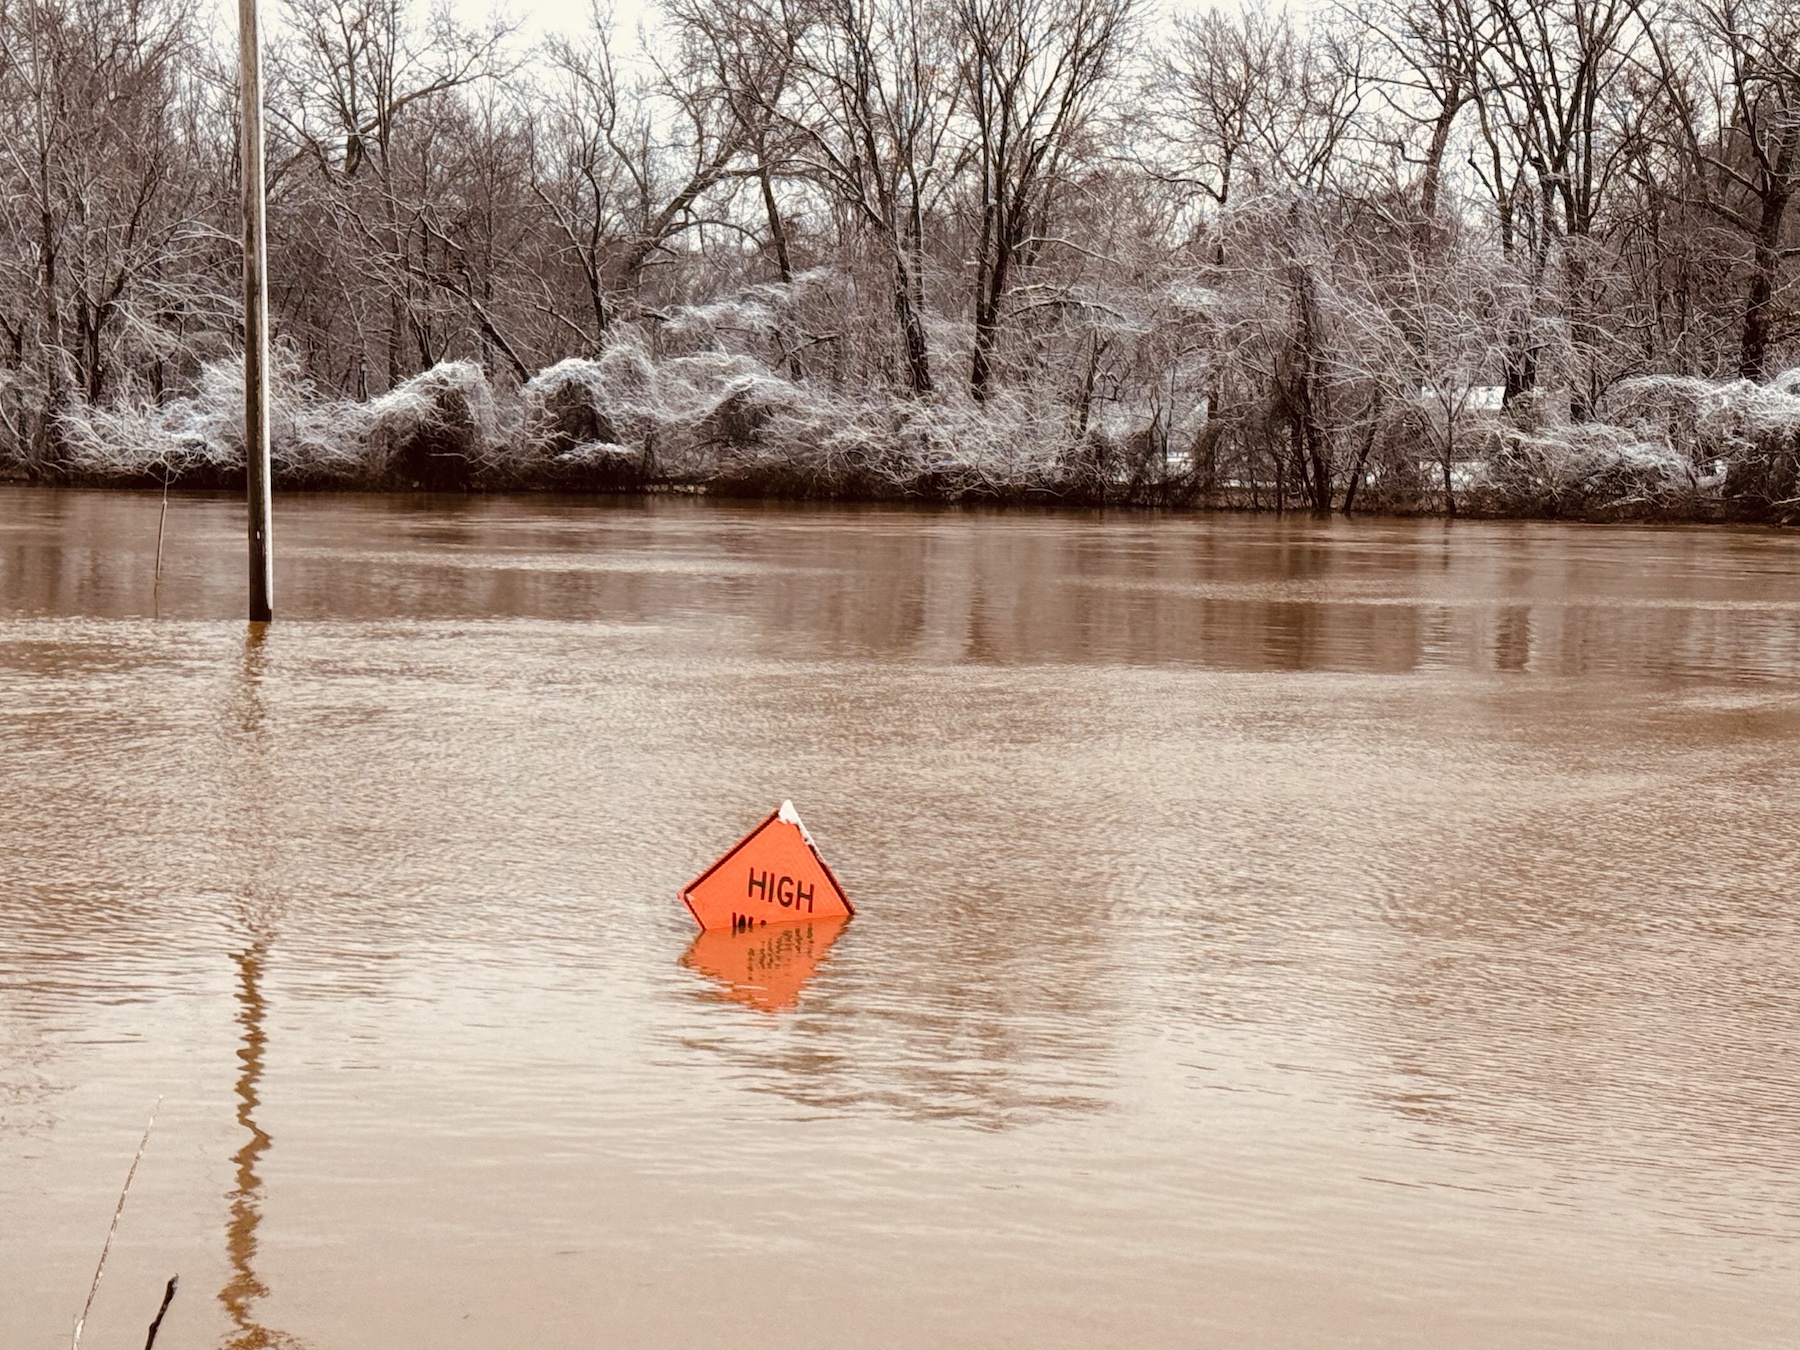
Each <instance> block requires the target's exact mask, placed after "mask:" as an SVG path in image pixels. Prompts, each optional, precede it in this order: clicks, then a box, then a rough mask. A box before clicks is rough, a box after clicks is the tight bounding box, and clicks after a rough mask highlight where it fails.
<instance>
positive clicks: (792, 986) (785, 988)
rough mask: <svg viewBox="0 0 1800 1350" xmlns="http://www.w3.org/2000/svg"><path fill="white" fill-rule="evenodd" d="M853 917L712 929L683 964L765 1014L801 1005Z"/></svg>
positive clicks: (698, 940)
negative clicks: (808, 985) (815, 974)
mask: <svg viewBox="0 0 1800 1350" xmlns="http://www.w3.org/2000/svg"><path fill="white" fill-rule="evenodd" d="M849 922H850V920H849V919H848V918H846V917H845V916H843V915H841V914H839V915H834V916H833V917H832V918H829V919H814V920H812V922H810V923H783V924H776V925H775V926H774V927H773V928H763V927H758V928H709V929H707V930H706V931H705V932H703V933H701V934H699V935H698V936H696V937H695V938H694V945H693V946H691V947H689V948H688V949H687V953H686V955H684V956H683V957H682V958H681V964H682V965H684V966H686V967H687V968H688V969H689V970H692V971H696V972H698V973H699V974H701V975H704V976H706V977H707V978H708V979H709V980H713V981H715V982H717V983H718V984H719V986H720V989H719V995H720V996H721V997H723V998H728V999H730V1000H731V1001H732V1002H733V1003H742V1004H743V1005H744V1006H745V1007H749V1008H756V1009H759V1010H760V1011H762V1012H780V1011H781V1010H782V1009H783V1008H791V1007H792V1006H793V1005H794V1004H796V1003H798V1002H799V1001H800V991H801V990H802V989H803V988H805V987H806V982H807V981H808V980H810V979H812V977H813V972H814V971H815V970H817V969H818V965H819V962H821V961H823V960H824V959H825V953H826V952H828V951H830V950H831V944H832V943H834V942H836V941H837V940H838V934H840V933H842V932H843V931H844V927H845V925H847V924H848V923H849Z"/></svg>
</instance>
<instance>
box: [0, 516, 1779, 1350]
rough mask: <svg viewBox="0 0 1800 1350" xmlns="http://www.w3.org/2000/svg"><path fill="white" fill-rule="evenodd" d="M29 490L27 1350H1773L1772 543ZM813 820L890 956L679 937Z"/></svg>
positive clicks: (12, 1104) (15, 1122)
mask: <svg viewBox="0 0 1800 1350" xmlns="http://www.w3.org/2000/svg"><path fill="white" fill-rule="evenodd" d="M158 513H159V502H158V500H157V499H156V497H154V496H153V495H143V496H131V495H114V494H103V493H55V492H48V491H41V490H28V489H6V490H0V794H3V798H0V799H3V801H4V809H3V810H0V1346H4V1347H7V1350H39V1348H40V1347H41V1348H42V1350H51V1347H56V1346H59V1345H66V1344H67V1343H68V1337H69V1332H70V1328H71V1326H72V1323H73V1320H74V1317H75V1314H76V1312H77V1311H78V1310H79V1309H80V1307H81V1304H82V1301H83V1299H84V1297H85V1295H86V1292H87V1288H88V1283H89V1281H90V1279H91V1277H92V1273H93V1268H94V1262H95V1259H96V1258H97V1256H98V1254H99V1250H100V1245H101V1243H102V1241H103V1239H104V1238H105V1235H106V1229H107V1224H108V1222H109V1220H110V1218H111V1215H112V1212H113V1207H114V1204H115V1201H116V1199H117V1196H118V1192H119V1187H120V1184H121V1183H122V1182H123V1180H124V1176H125V1171H126V1168H127V1167H128V1165H129V1164H130V1161H131V1158H132V1154H133V1152H134V1151H135V1149H136V1148H137V1145H138V1141H139V1138H140V1136H141V1134H142V1131H143V1128H144V1123H145V1119H146V1117H147V1116H148V1114H149V1112H150V1109H151V1107H152V1105H153V1103H155V1102H156V1101H157V1100H158V1099H159V1098H160V1099H161V1102H162V1105H161V1108H160V1113H159V1114H158V1116H157V1120H156V1125H155V1128H154V1131H153V1132H152V1134H151V1137H150V1143H149V1146H148V1148H147V1149H146V1150H145V1153H144V1157H143V1162H142V1164H141V1166H140V1167H139V1169H138V1172H137V1176H136V1180H135V1181H134V1183H133V1186H132V1189H131V1193H130V1196H129V1199H128V1203H127V1205H126V1208H125V1211H124V1215H123V1218H122V1219H121V1221H120V1224H119V1229H118V1233H117V1236H116V1238H115V1240H114V1243H113V1248H112V1254H111V1256H110V1258H109V1262H108V1266H107V1270H106V1277H105V1281H104V1283H103V1284H102V1286H101V1290H100V1294H99V1296H98V1298H97V1299H96V1300H95V1304H94V1309H93V1314H92V1316H91V1318H90V1321H89V1325H88V1328H87V1331H86V1334H85V1337H84V1340H83V1344H84V1345H85V1346H87V1347H90V1348H91V1350H99V1348H100V1347H112V1346H135V1345H138V1344H141V1343H142V1339H143V1336H144V1333H145V1328H146V1326H147V1324H148V1323H149V1320H150V1318H151V1316H152V1315H153V1313H154V1312H155V1308H156V1304H157V1301H158V1299H159V1298H160V1295H161V1292H162V1287H163V1282H164V1281H165V1280H166V1279H167V1278H168V1277H169V1276H170V1275H171V1274H174V1273H176V1272H179V1273H180V1275H181V1285H180V1291H179V1293H178V1295H177V1297H176V1299H175V1302H174V1304H173V1306H172V1308H171V1310H170V1312H169V1316H168V1319H167V1321H166V1322H165V1324H164V1326H163V1330H162V1335H161V1339H159V1342H158V1344H159V1346H162V1347H165V1348H166V1350H173V1348H174V1347H194V1346H215V1345H232V1346H239V1347H245V1348H246V1350H249V1348H251V1347H291V1346H306V1347H315V1348H316V1350H328V1348H329V1350H364V1348H366V1350H395V1348H397V1347H412V1346H417V1347H432V1348H433V1350H440V1348H442V1350H457V1348H460V1347H482V1348H483V1350H487V1348H489V1347H513V1346H530V1347H534V1350H535V1348H538V1347H542V1348H545V1350H560V1348H561V1347H571V1348H572V1347H593V1346H624V1347H685V1346H693V1347H714V1346H727V1345H728V1346H733V1347H741V1348H743V1350H756V1348H758V1347H782V1348H783V1350H803V1348H805V1347H821V1348H823V1347H833V1348H835V1347H842V1346H873V1347H890V1346H891V1347H921V1348H924V1347H933V1348H936V1347H958V1346H967V1347H1012V1346H1017V1347H1032V1348H1033V1350H1038V1348H1039V1347H1062V1346H1067V1347H1108V1348H1110V1347H1133V1346H1157V1347H1162V1346H1167V1347H1192V1346H1206V1347H1214V1346H1216V1347H1230V1348H1231V1350H1240V1348H1242V1347H1316V1346H1335V1345H1349V1344H1367V1345H1374V1346H1394V1347H1449V1346H1457V1347H1508V1350H1511V1348H1512V1347H1522V1346H1567V1347H1589V1346H1619V1347H1633V1348H1636V1347H1684V1348H1685V1347H1697V1346H1708V1347H1713V1346H1758V1347H1765V1346H1766V1347H1778V1346H1779V1347H1791V1346H1793V1345H1795V1344H1796V1343H1800V1293H1797V1291H1800V992H1797V991H1800V899H1797V893H1800V538H1796V537H1794V536H1792V535H1783V534H1776V533H1762V532H1751V531H1741V532H1740V531H1733V530H1725V529H1711V530H1705V529H1668V530H1650V529H1603V528H1579V527H1558V526H1549V525H1488V524H1457V525H1454V526H1447V525H1445V524H1443V523H1441V522H1401V523H1394V522H1376V521H1352V522H1344V521H1332V522H1317V521H1313V520H1288V521H1276V520H1268V519H1239V518H1215V519H1207V518H1199V519H1195V518H1179V519H1172V518H1155V517H1150V516H1119V517H1108V518H1101V517H1096V516H1075V515H1069V516H1043V515H1025V514H956V513H915V512H904V511H896V510H861V511H855V510H820V509H797V508H776V507H755V506H721V505H716V504H707V503H698V502H685V501H653V502H632V503H627V504H616V503H614V504H608V503H605V502H578V501H563V500H554V499H510V500H508V499H474V500H437V499H432V500H425V499H420V500H399V499H382V498H361V499H359V498H354V497H321V498H308V499H288V500H283V501H281V502H280V503H279V504H278V508H277V516H276V529H277V546H278V551H279V577H278V592H277V606H278V613H279V614H280V616H281V617H280V620H279V622H278V623H277V624H276V625H274V626H273V627H272V628H271V629H270V630H269V631H268V632H267V634H266V635H265V636H257V635H252V634H248V633H247V632H246V628H245V625H244V624H242V623H241V622H238V621H236V619H235V618H234V615H236V614H238V613H239V612H240V608H239V607H240V605H241V603H242V589H243V571H244V568H243V559H242V544H241V528H240V519H241V513H240V509H239V508H238V507H237V506H236V505H234V504H233V503H232V502H230V501H227V500H222V499H218V500H210V499H203V498H180V499H176V500H174V501H172V502H171V504H170V506H169V511H168V519H167V525H166V531H165V537H164V540H163V544H162V550H163V559H162V570H161V575H160V579H158V577H157V575H156V562H155V559H156V551H157V532H158ZM783 797H792V798H793V799H794V800H795V801H796V803H797V804H798V805H799V807H800V809H801V810H802V812H803V813H804V814H805V816H806V820H807V823H808V825H809V826H810V827H811V829H812V832H813V834H814V836H815V837H816V839H817V840H818V842H819V845H820V847H821V848H822V849H823V851H824V853H825V856H826V857H827V858H828V860H829V861H830V862H831V863H832V864H833V866H834V868H835V869H836V871H837V873H838V875H839V877H840V878H841V879H842V880H843V883H844V885H845V888H846V889H847V890H848V892H849V893H850V895H851V897H852V898H853V899H854V900H855V901H856V903H857V906H858V909H859V914H858V916H857V917H856V918H855V919H854V920H852V921H851V922H850V923H849V924H848V925H847V926H844V927H842V928H841V930H840V929H839V928H837V927H831V928H820V929H818V930H811V929H808V930H804V931H803V932H790V933H787V934H783V935H782V936H781V937H780V939H779V940H778V941H777V940H770V939H768V938H766V937H765V936H764V935H763V934H762V933H761V932H760V931H759V933H757V934H753V935H752V936H751V937H750V938H748V939H745V940H743V941H742V942H739V943H736V944H735V945H734V943H733V942H732V941H731V940H727V941H725V942H724V943H723V944H718V943H714V944H711V945H708V944H696V943H695V941H694V933H693V931H692V921H691V920H690V919H689V917H688V915H687V914H686V912H685V911H684V910H683V909H682V908H681V906H680V905H679V903H678V902H677V900H676V892H677V890H678V889H679V888H680V886H681V885H682V884H683V883H684V882H685V881H687V880H688V879H690V878H691V877H693V876H694V875H695V874H696V873H698V872H699V871H700V870H701V869H702V868H704V867H705V866H706V865H707V863H709V862H710V861H711V860H712V858H713V857H714V856H716V855H717V853H718V852H720V851H721V850H722V849H723V848H724V847H725V846H726V845H728V844H729V843H730V842H731V841H732V840H734V839H735V838H736V837H737V836H738V835H739V834H740V833H742V832H743V830H745V829H746V828H748V827H749V826H750V825H752V824H754V823H755V821H756V820H757V819H759V818H760V817H761V816H762V815H764V814H765V813H767V812H768V811H769V810H770V809H772V808H773V807H774V806H775V805H776V804H777V803H778V802H779V801H780V800H781V799H782V798H783Z"/></svg>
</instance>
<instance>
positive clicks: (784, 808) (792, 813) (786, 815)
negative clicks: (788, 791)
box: [775, 801, 818, 849]
mask: <svg viewBox="0 0 1800 1350" xmlns="http://www.w3.org/2000/svg"><path fill="white" fill-rule="evenodd" d="M775 818H776V819H777V820H785V821H786V822H787V823H788V824H790V825H795V826H798V827H799V830H800V837H801V838H802V839H804V840H806V844H807V847H808V848H812V849H817V848H818V845H817V844H815V843H813V837H812V835H810V834H808V833H807V831H806V822H805V821H803V820H801V819H800V813H799V812H798V811H796V810H795V809H794V804H793V803H792V802H790V801H784V802H782V803H781V810H779V811H777V812H776V813H775Z"/></svg>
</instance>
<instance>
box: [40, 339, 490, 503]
mask: <svg viewBox="0 0 1800 1350" xmlns="http://www.w3.org/2000/svg"><path fill="white" fill-rule="evenodd" d="M271 376H272V378H271V381H270V400H269V402H270V412H269V442H270V444H269V457H270V461H271V468H272V469H273V471H274V474H275V479H276V481H277V482H278V483H280V484H281V485H282V486H284V487H389V486H400V487H421V488H466V487H468V486H470V485H471V484H472V483H473V482H474V481H475V480H476V479H477V478H478V477H480V476H482V475H483V474H484V473H488V472H492V471H493V470H495V469H496V468H498V467H499V465H500V464H501V462H502V461H503V460H504V459H505V458H506V456H507V454H508V452H509V448H510V443H511V440H512V439H514V438H512V437H509V436H507V435H506V434H504V433H503V431H502V428H501V426H500V422H499V418H498V416H497V415H496V411H495V404H494V396H493V390H492V389H491V388H490V387H489V385H488V382H487V379H486V377H485V376H483V374H482V373H481V368H480V367H479V366H476V365H474V364H473V363H471V362H466V361H459V362H447V363H445V364H442V365H438V366H434V367H433V368H432V369H430V370H428V371H425V372H424V373H423V374H420V375H416V376H414V377H413V378H412V379H410V380H407V381H406V382H405V383H403V384H400V385H398V386H396V387H395V388H393V389H391V390H389V391H388V392H387V393H385V394H382V395H381V396H380V397H378V398H376V399H373V400H371V401H370V402H368V403H354V402H349V401H345V400H328V399H320V398H319V397H318V396H317V395H316V393H315V391H314V390H313V388H312V386H311V385H310V384H308V383H307V382H306V381H305V380H304V379H302V378H301V377H300V376H299V374H298V371H297V369H296V367H295V364H294V362H293V361H292V360H291V359H290V358H286V357H281V358H278V360H277V362H276V365H275V369H274V370H273V371H272V372H271ZM243 418H244V368H243V363H242V361H232V362H219V363H215V364H211V365H208V366H206V367H204V368H203V369H202V370H201V373H200V379H199V383H198V386H197V388H196V389H195V390H194V392H193V393H192V394H189V395H187V396H186V397H183V398H177V399H171V400H170V401H169V402H168V403H165V404H162V405H160V406H159V405H157V404H154V403H148V402H132V403H125V404H120V405H116V406H114V407H110V408H96V407H92V406H89V405H87V404H78V405H76V406H74V407H72V408H70V409H68V410H67V411H66V412H65V413H64V415H63V417H62V421H61V430H62V436H63V445H64V454H63V460H62V465H61V468H62V471H63V472H64V473H65V474H67V475H69V476H71V477H74V478H77V479H84V480H89V481H99V482H120V483H143V482H155V483H161V482H165V481H166V482H170V483H180V484H185V485H188V486H192V487H219V486H227V485H230V484H234V483H241V482H242V481H243V476H244V438H243Z"/></svg>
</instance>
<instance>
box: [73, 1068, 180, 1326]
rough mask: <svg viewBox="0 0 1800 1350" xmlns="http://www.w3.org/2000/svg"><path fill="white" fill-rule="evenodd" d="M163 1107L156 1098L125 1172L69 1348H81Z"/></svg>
mask: <svg viewBox="0 0 1800 1350" xmlns="http://www.w3.org/2000/svg"><path fill="white" fill-rule="evenodd" d="M161 1107H162V1098H161V1097H158V1098H157V1099H156V1105H155V1106H153V1107H151V1108H150V1120H149V1123H148V1124H146V1125H145V1126H144V1137H143V1138H142V1139H140V1140H139V1141H138V1149H137V1156H136V1157H134V1158H133V1159H132V1160H131V1169H130V1170H129V1171H127V1172H126V1173H125V1185H124V1187H123V1189H121V1190H120V1191H119V1203H118V1204H116V1205H114V1206H113V1216H112V1225H111V1227H109V1228H108V1229H107V1230H106V1242H105V1244H104V1245H103V1246H102V1247H101V1248H100V1264H99V1265H97V1266H95V1267H94V1282H93V1283H92V1284H90V1285H89V1286H88V1295H87V1302H86V1303H84V1304H82V1305H81V1316H80V1317H78V1318H76V1319H75V1339H74V1340H72V1341H70V1342H69V1350H81V1329H82V1328H83V1327H85V1326H86V1325H87V1319H88V1314H89V1313H90V1312H92V1311H93V1308H94V1295H95V1294H96V1293H98V1292H99V1289H100V1276H101V1275H102V1274H104V1273H105V1271H106V1254H107V1253H108V1252H110V1251H111V1250H112V1240H113V1234H114V1233H116V1232H118V1231H119V1215H121V1214H123V1213H124V1212H125V1197H126V1196H127V1195H130V1194H131V1179H132V1178H133V1177H135V1176H136V1175H137V1169H138V1164H139V1163H140V1162H142V1161H143V1160H144V1149H145V1147H146V1146H147V1145H148V1144H149V1142H150V1131H151V1130H152V1129H154V1128H155V1126H156V1113H157V1111H158V1110H159V1109H161Z"/></svg>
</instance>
